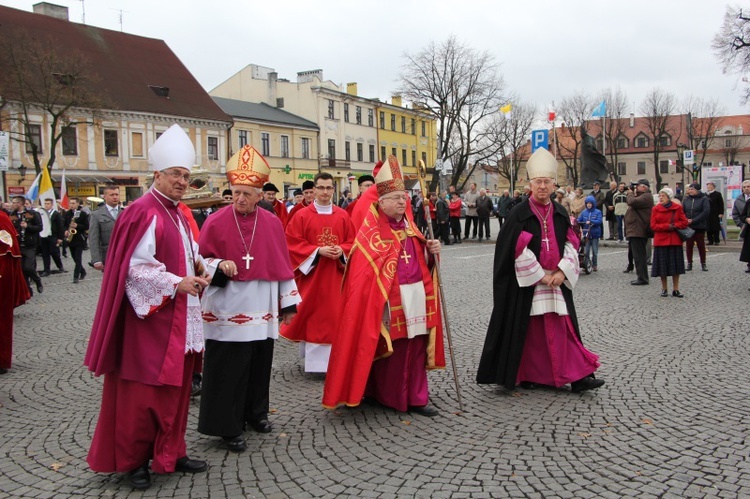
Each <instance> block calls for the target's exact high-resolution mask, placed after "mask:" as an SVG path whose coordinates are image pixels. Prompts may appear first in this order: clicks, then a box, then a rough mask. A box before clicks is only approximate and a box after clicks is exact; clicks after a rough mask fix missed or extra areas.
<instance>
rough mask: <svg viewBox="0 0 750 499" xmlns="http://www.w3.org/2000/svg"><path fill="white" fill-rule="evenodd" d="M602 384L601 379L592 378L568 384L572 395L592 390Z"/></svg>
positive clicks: (587, 377)
mask: <svg viewBox="0 0 750 499" xmlns="http://www.w3.org/2000/svg"><path fill="white" fill-rule="evenodd" d="M603 384H604V380H603V379H596V378H594V377H593V376H586V377H585V378H582V379H579V380H578V381H574V382H572V383H571V384H570V391H571V392H573V393H581V392H585V391H586V390H594V389H596V388H599V387H600V386H602V385H603Z"/></svg>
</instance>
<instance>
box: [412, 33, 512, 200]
mask: <svg viewBox="0 0 750 499" xmlns="http://www.w3.org/2000/svg"><path fill="white" fill-rule="evenodd" d="M404 57H405V58H406V62H405V63H404V65H403V66H402V73H401V76H400V88H399V93H400V94H401V95H402V96H403V97H405V98H406V99H408V100H410V101H411V102H413V103H414V104H415V105H418V106H420V107H422V108H425V109H427V110H429V111H430V112H431V113H432V114H433V116H434V117H435V119H436V120H437V123H438V157H439V158H441V159H449V158H450V159H451V160H452V162H453V167H454V170H453V177H452V179H451V185H454V186H455V185H456V183H457V182H458V179H459V178H460V177H461V176H462V174H463V173H464V171H465V170H466V168H467V165H468V163H469V159H470V158H471V156H472V155H473V154H475V148H476V147H477V142H478V141H480V140H481V139H482V133H481V130H482V125H483V122H484V121H485V120H486V118H487V117H489V116H490V115H491V114H492V113H494V112H497V108H498V105H499V103H500V100H501V93H502V90H503V86H504V83H503V80H502V77H501V76H499V74H498V71H499V67H498V65H497V64H496V63H495V61H494V58H493V56H491V55H490V54H489V53H488V52H486V51H485V52H481V53H480V52H477V51H476V50H475V49H473V48H471V47H469V46H467V45H464V44H462V43H460V42H459V41H458V40H457V39H456V38H455V37H453V36H451V37H450V38H448V39H447V40H445V41H444V42H442V43H440V44H439V45H438V44H436V43H435V42H431V43H430V44H429V45H428V46H427V48H425V49H423V50H422V51H420V52H419V53H417V54H415V55H410V54H409V53H406V54H404ZM438 181H439V172H437V171H435V172H434V173H433V178H432V182H431V183H430V189H431V190H434V188H435V186H436V185H437V183H438Z"/></svg>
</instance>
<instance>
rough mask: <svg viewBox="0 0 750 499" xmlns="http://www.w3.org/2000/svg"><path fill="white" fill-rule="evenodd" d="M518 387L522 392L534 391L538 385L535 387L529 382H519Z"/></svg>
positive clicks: (534, 384)
mask: <svg viewBox="0 0 750 499" xmlns="http://www.w3.org/2000/svg"><path fill="white" fill-rule="evenodd" d="M518 386H520V387H521V388H523V389H524V390H536V389H537V388H539V385H537V384H536V383H532V382H531V381H521V383H519V385H518Z"/></svg>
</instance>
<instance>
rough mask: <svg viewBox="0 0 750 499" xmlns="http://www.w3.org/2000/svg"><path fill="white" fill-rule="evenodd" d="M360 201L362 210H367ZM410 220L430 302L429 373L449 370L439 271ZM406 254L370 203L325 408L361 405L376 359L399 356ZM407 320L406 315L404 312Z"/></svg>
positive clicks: (349, 278)
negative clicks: (386, 319)
mask: <svg viewBox="0 0 750 499" xmlns="http://www.w3.org/2000/svg"><path fill="white" fill-rule="evenodd" d="M361 206H362V205H361V203H360V207H361ZM406 216H407V220H408V221H409V224H410V226H411V227H412V230H413V231H414V236H412V237H413V238H414V243H415V246H416V247H417V248H418V251H417V254H418V259H419V264H420V268H421V271H422V281H423V283H424V286H425V294H426V298H427V303H426V310H427V314H428V322H427V331H428V340H427V342H426V344H427V365H426V366H425V367H426V368H427V369H436V368H443V367H445V352H444V348H443V329H442V322H441V319H440V300H439V297H438V295H437V292H438V290H437V289H436V288H437V285H435V284H434V272H433V273H431V272H430V271H429V269H428V266H427V262H426V260H425V257H424V243H425V238H424V236H423V235H422V234H421V233H420V232H419V231H418V230H416V225H415V224H414V220H413V217H412V215H411V212H409V211H407V214H406ZM400 252H401V245H400V243H398V241H397V238H396V236H395V234H394V231H393V230H392V229H391V226H390V223H389V222H388V218H387V217H386V216H385V215H384V214H383V213H382V212H381V211H380V210H379V209H378V208H377V204H375V203H370V204H369V211H368V212H367V216H366V218H365V219H364V221H363V223H362V225H361V227H360V229H359V231H358V232H357V238H356V240H355V241H354V247H353V248H352V251H351V253H350V255H349V263H348V265H347V269H346V276H345V277H344V283H343V286H342V292H343V296H344V297H343V300H342V306H341V308H340V309H339V310H340V315H341V319H340V325H339V332H338V335H337V337H336V341H335V342H334V343H333V347H332V349H331V357H330V360H329V363H328V374H327V375H326V382H325V388H324V392H323V406H324V407H327V408H335V407H337V406H339V405H341V404H346V405H349V406H356V405H359V404H360V402H361V401H362V397H363V396H364V393H365V388H366V386H367V378H368V377H369V375H370V368H371V366H372V363H373V361H374V360H376V359H378V358H381V357H387V356H388V355H390V354H391V353H392V352H393V348H392V341H393V340H395V339H399V338H404V337H406V331H405V327H403V320H401V321H399V320H398V317H399V311H400V308H401V307H400V300H401V294H400V289H399V283H398V275H397V272H396V269H397V266H398V264H397V260H398V258H399V254H400ZM386 302H388V305H389V306H390V307H391V327H390V329H388V328H386V327H385V326H384V325H383V310H384V308H385V305H386ZM401 316H403V312H402V311H401Z"/></svg>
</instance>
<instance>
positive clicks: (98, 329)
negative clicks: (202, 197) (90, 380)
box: [84, 193, 200, 386]
mask: <svg viewBox="0 0 750 499" xmlns="http://www.w3.org/2000/svg"><path fill="white" fill-rule="evenodd" d="M156 195H157V196H160V195H159V194H158V193H157V194H156ZM160 199H161V200H162V203H164V204H163V206H162V205H161V204H160V202H159V200H157V199H156V198H155V197H154V196H152V195H151V194H149V193H147V194H146V195H144V196H142V197H140V198H139V199H138V200H136V201H135V202H134V203H133V204H132V205H130V206H128V208H127V209H126V210H124V211H123V212H122V215H120V216H119V217H118V218H117V224H115V227H114V230H113V231H112V238H111V239H110V243H109V251H108V252H107V263H106V265H105V266H104V276H103V278H102V288H101V292H100V294H99V303H98V304H97V307H96V314H95V315H94V324H93V326H92V328H91V337H90V338H89V344H88V348H87V350H86V358H85V360H84V364H85V365H86V366H88V368H89V370H90V371H93V372H94V374H95V375H96V376H99V375H101V374H107V373H111V372H118V373H119V376H120V378H121V379H125V380H131V381H138V382H140V383H145V384H147V385H170V386H181V385H182V380H183V373H182V371H183V365H184V363H185V336H186V327H187V319H186V317H187V295H185V294H182V293H178V294H177V295H175V298H174V299H173V300H169V301H167V302H166V303H165V304H164V306H163V307H162V308H161V309H160V310H159V311H158V313H155V314H152V315H149V316H148V317H146V318H144V319H139V318H138V316H137V315H136V314H135V311H134V310H133V307H132V305H131V304H130V301H128V298H127V296H126V295H125V281H126V278H127V275H128V268H129V263H130V258H131V257H132V255H133V252H134V251H135V248H136V247H137V246H138V243H139V242H140V241H141V239H142V238H143V235H144V234H145V233H146V229H148V227H149V225H150V223H151V220H152V219H153V218H154V216H156V255H155V257H156V259H157V260H159V261H160V262H162V263H164V264H165V265H166V267H167V271H168V272H171V273H173V274H175V275H178V276H184V275H187V271H186V269H185V260H184V258H183V257H182V255H183V254H184V252H185V250H184V248H183V244H182V236H180V233H179V231H178V229H177V227H176V226H175V225H174V222H173V221H172V220H170V219H169V218H168V217H167V214H166V213H165V211H164V206H166V208H167V209H168V210H169V213H170V214H171V215H172V217H174V219H177V217H179V216H180V212H179V209H178V208H177V207H176V206H174V204H173V203H171V202H170V201H169V200H168V199H167V198H165V197H163V196H160ZM198 364H199V365H200V362H198Z"/></svg>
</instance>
